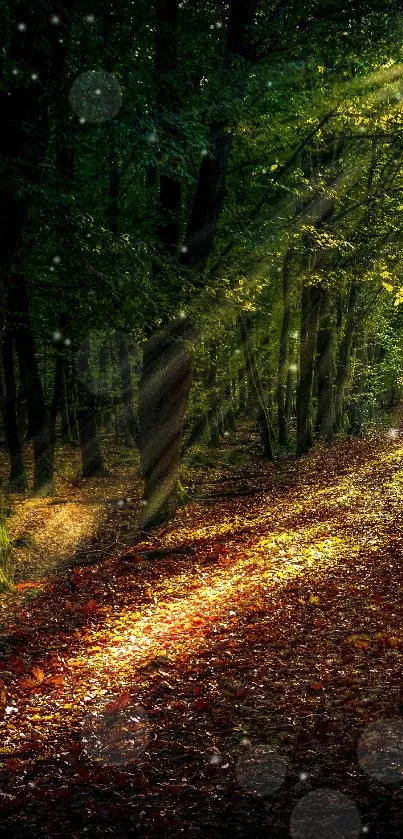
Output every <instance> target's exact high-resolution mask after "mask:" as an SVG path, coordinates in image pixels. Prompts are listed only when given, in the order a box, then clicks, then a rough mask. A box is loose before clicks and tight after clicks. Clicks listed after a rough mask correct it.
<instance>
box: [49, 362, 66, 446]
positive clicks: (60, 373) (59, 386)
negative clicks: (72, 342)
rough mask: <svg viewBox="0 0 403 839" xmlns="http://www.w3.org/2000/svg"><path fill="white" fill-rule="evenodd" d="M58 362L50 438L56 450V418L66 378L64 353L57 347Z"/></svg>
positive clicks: (51, 407)
mask: <svg viewBox="0 0 403 839" xmlns="http://www.w3.org/2000/svg"><path fill="white" fill-rule="evenodd" d="M55 355H56V363H55V378H54V383H53V396H52V402H51V405H50V439H51V444H52V449H53V452H54V449H55V445H56V419H57V414H58V411H59V407H60V406H61V403H62V394H63V379H64V358H63V353H62V352H61V351H60V350H59V349H55Z"/></svg>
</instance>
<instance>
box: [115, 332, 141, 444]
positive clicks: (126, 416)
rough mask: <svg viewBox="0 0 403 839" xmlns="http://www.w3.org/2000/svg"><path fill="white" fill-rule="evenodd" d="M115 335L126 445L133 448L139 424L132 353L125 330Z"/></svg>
mask: <svg viewBox="0 0 403 839" xmlns="http://www.w3.org/2000/svg"><path fill="white" fill-rule="evenodd" d="M115 337H116V347H117V352H118V358H119V370H120V381H121V386H122V406H123V423H124V440H125V445H126V446H128V447H129V448H133V446H135V444H136V441H137V439H138V425H137V421H136V417H135V415H134V410H133V401H134V393H133V381H132V373H131V365H130V354H129V351H128V348H127V343H126V337H125V335H124V334H123V332H116V336H115Z"/></svg>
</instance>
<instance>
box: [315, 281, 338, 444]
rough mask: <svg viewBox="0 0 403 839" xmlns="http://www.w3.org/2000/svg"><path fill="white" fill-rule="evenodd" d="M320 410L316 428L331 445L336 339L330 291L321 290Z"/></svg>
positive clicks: (318, 352) (317, 351)
mask: <svg viewBox="0 0 403 839" xmlns="http://www.w3.org/2000/svg"><path fill="white" fill-rule="evenodd" d="M316 366H317V386H318V408H317V418H316V428H317V432H318V435H319V437H320V438H321V439H322V440H325V441H326V442H327V443H330V442H331V441H332V438H333V427H334V406H333V366H334V339H333V324H332V301H331V295H330V291H329V289H327V288H322V289H321V302H320V320H319V329H318V338H317V347H316Z"/></svg>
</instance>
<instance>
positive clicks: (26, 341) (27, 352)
mask: <svg viewBox="0 0 403 839" xmlns="http://www.w3.org/2000/svg"><path fill="white" fill-rule="evenodd" d="M8 307H9V310H8V315H9V318H10V323H11V325H12V329H13V332H14V339H15V348H16V352H17V358H18V366H19V372H20V380H21V382H22V385H23V388H24V392H25V397H26V400H27V410H28V429H29V433H30V436H31V437H32V441H33V447H34V491H35V492H39V493H41V494H48V493H51V492H52V491H53V453H52V446H51V439H50V427H49V417H48V412H47V408H46V404H45V397H44V393H43V388H42V382H41V379H40V375H39V370H38V363H37V359H36V355H35V341H34V336H33V334H32V331H31V327H30V322H29V310H28V296H27V290H26V286H25V282H24V279H23V277H22V276H21V275H20V274H13V275H12V277H11V280H10V286H9V292H8Z"/></svg>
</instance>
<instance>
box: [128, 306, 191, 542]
mask: <svg viewBox="0 0 403 839" xmlns="http://www.w3.org/2000/svg"><path fill="white" fill-rule="evenodd" d="M183 333H184V324H183V321H182V320H181V321H179V322H178V321H175V322H171V323H170V324H169V325H168V326H167V328H166V330H164V331H162V330H161V331H160V332H158V333H157V334H156V335H154V336H152V337H151V338H150V339H149V340H148V341H147V344H146V346H145V348H144V355H143V369H142V373H141V379H140V388H139V414H138V416H139V449H140V465H141V471H142V475H143V478H144V482H145V490H144V497H143V506H142V514H141V518H140V527H141V529H143V530H148V529H150V528H151V527H155V526H157V525H159V524H161V523H162V522H164V521H166V520H167V519H169V518H171V516H172V515H173V514H174V512H175V510H176V507H177V503H178V473H179V463H180V454H181V443H182V435H183V427H184V421H185V415H186V408H187V404H188V398H189V393H190V386H191V360H190V355H189V351H188V349H187V348H186V347H185V346H184V345H183Z"/></svg>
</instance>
